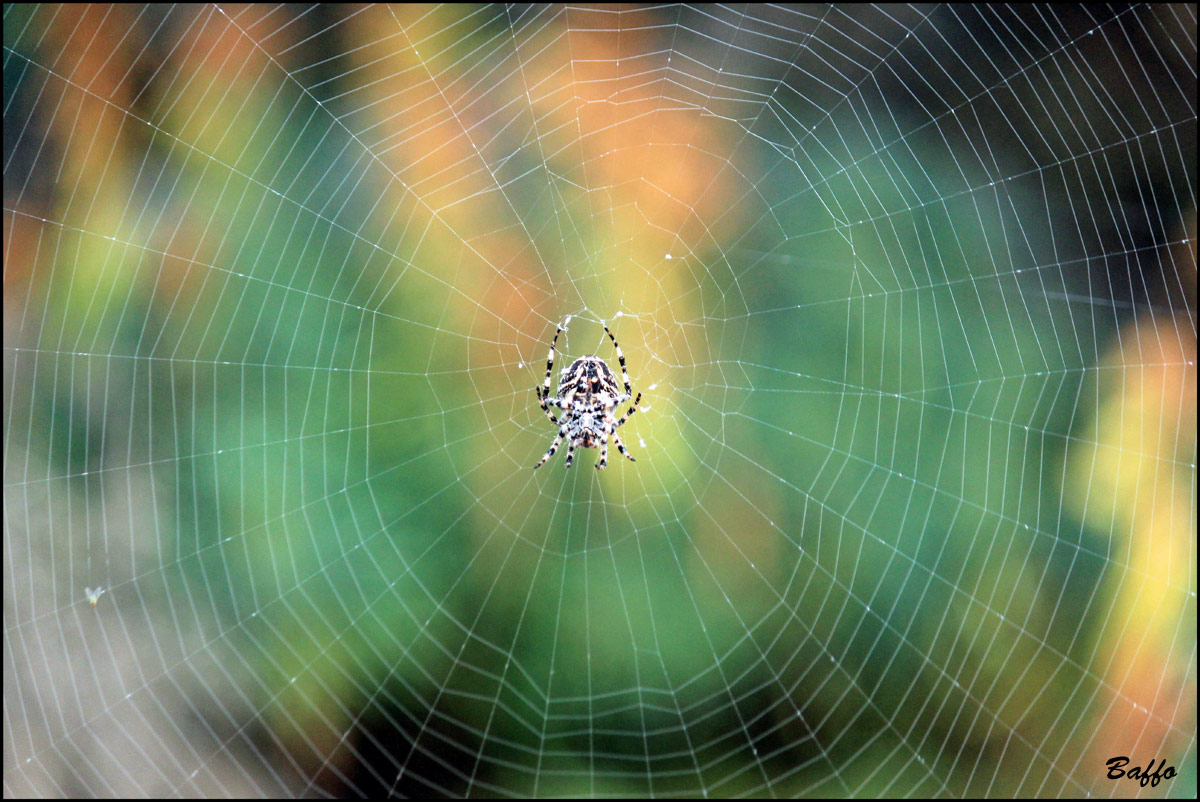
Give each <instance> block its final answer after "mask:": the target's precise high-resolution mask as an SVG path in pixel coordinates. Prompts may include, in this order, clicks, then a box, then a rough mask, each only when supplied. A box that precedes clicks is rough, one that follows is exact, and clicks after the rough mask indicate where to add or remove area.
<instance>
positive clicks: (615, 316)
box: [613, 312, 625, 318]
mask: <svg viewBox="0 0 1200 802" xmlns="http://www.w3.org/2000/svg"><path fill="white" fill-rule="evenodd" d="M623 314H625V313H624V312H617V313H616V314H615V315H613V317H614V318H618V317H621V315H623Z"/></svg>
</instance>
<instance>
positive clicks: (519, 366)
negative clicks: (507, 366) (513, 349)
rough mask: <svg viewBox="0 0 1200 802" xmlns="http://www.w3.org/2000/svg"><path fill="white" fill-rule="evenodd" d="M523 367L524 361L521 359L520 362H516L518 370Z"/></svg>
mask: <svg viewBox="0 0 1200 802" xmlns="http://www.w3.org/2000/svg"><path fill="white" fill-rule="evenodd" d="M523 367H525V362H524V361H521V362H518V363H517V369H518V370H519V369H521V368H523Z"/></svg>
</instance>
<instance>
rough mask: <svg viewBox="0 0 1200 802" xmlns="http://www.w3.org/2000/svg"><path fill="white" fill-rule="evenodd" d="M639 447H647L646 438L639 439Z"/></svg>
mask: <svg viewBox="0 0 1200 802" xmlns="http://www.w3.org/2000/svg"><path fill="white" fill-rule="evenodd" d="M638 445H639V446H641V447H642V448H645V447H646V438H644V437H639V438H638Z"/></svg>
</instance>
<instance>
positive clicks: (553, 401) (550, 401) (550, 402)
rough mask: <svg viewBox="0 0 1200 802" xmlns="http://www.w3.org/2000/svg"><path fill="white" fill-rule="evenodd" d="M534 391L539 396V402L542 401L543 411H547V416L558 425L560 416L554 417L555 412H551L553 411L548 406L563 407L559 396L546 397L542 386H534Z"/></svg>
mask: <svg viewBox="0 0 1200 802" xmlns="http://www.w3.org/2000/svg"><path fill="white" fill-rule="evenodd" d="M533 391H534V392H535V393H537V397H538V403H540V404H541V405H542V412H545V413H546V417H548V418H549V419H550V420H551V421H552V422H553V423H554V425H555V426H557V425H558V418H556V417H554V413H553V412H551V411H550V410H549V409H548V407H559V408H560V409H561V408H562V401H560V400H558V399H557V398H546V397H544V396H543V395H542V388H541V387H534V388H533Z"/></svg>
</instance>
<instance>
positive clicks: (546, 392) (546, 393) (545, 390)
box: [538, 324, 562, 409]
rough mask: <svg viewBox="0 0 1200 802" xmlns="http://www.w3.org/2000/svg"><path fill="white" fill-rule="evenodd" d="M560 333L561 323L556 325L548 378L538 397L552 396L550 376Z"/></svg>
mask: <svg viewBox="0 0 1200 802" xmlns="http://www.w3.org/2000/svg"><path fill="white" fill-rule="evenodd" d="M560 334H562V325H561V324H559V325H558V326H555V327H554V339H553V340H551V341H550V355H549V356H547V357H546V380H545V381H543V382H542V389H541V392H540V393H539V394H538V397H539V398H542V399H546V398H549V397H550V376H551V373H552V371H553V370H554V346H555V345H556V344H557V343H558V335H560ZM544 408H545V407H544V406H543V409H544Z"/></svg>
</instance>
